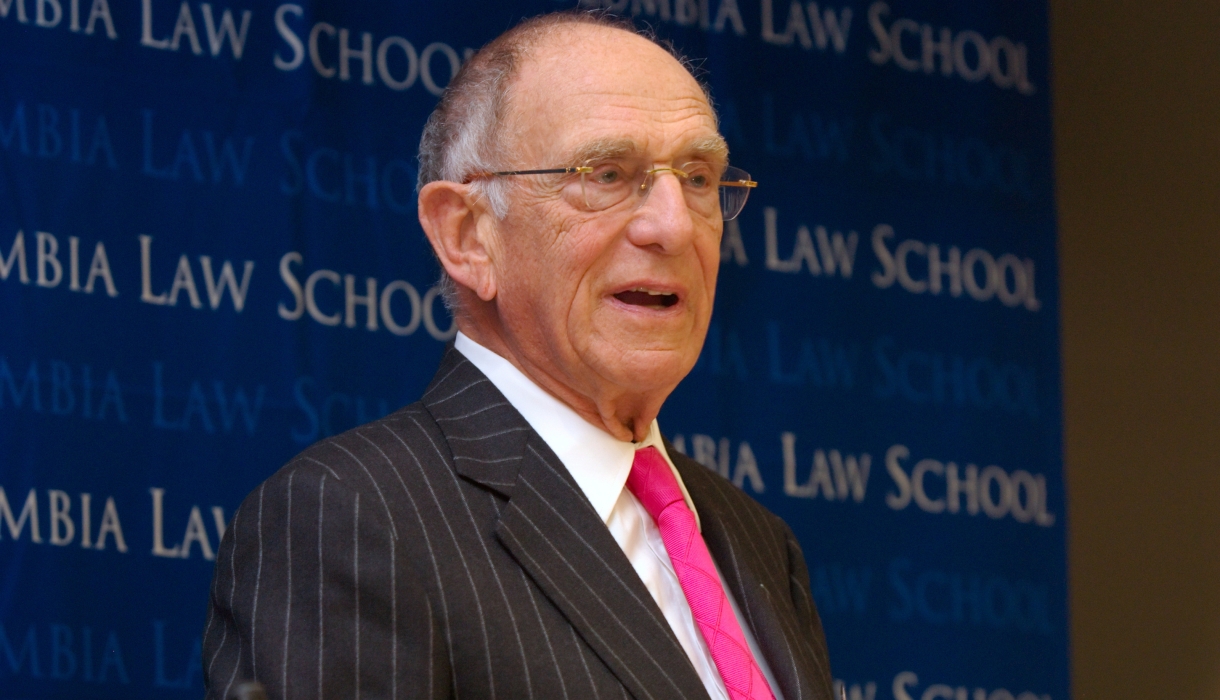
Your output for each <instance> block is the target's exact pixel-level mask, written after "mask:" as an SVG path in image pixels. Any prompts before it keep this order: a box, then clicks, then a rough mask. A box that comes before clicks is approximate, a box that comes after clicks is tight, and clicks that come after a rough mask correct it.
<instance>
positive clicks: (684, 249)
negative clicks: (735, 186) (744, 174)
mask: <svg viewBox="0 0 1220 700" xmlns="http://www.w3.org/2000/svg"><path fill="white" fill-rule="evenodd" d="M505 126H506V129H505V131H504V133H505V134H507V135H506V137H505V138H504V140H503V152H504V154H505V158H506V161H507V162H505V163H497V164H495V165H496V167H512V168H515V169H516V168H520V169H540V168H554V167H563V166H571V165H580V164H581V163H582V162H584V161H583V159H585V158H586V157H588V156H589V155H591V154H595V153H599V152H600V153H602V154H603V155H604V154H606V153H607V152H613V153H616V154H618V155H617V157H618V158H619V159H621V160H623V161H633V162H641V163H644V164H646V166H645V167H647V168H656V167H682V166H683V164H685V163H687V162H690V161H692V160H701V161H707V162H711V163H712V164H713V165H714V166H717V167H719V166H723V164H724V161H725V158H726V156H727V152H726V151H725V150H724V148H723V141H722V140H721V139H720V137H719V135H718V133H717V130H716V123H715V117H714V115H713V113H712V110H711V108H710V106H709V105H708V104H707V101H706V100H705V98H704V95H703V92H702V90H701V89H700V87H699V85H698V84H697V83H696V82H695V81H694V80H693V79H692V78H691V76H690V75H689V73H687V71H686V70H685V69H684V68H682V66H680V65H679V64H678V63H677V61H675V60H674V59H673V58H672V57H670V56H669V55H668V54H667V53H665V52H664V51H663V50H662V49H660V48H659V47H657V46H655V45H653V44H652V43H651V42H648V41H646V40H644V39H642V38H640V37H637V36H634V35H632V34H629V33H627V32H623V31H617V30H610V29H606V28H602V27H589V26H576V27H573V28H572V29H571V30H567V31H565V33H564V36H563V37H561V38H560V39H559V40H558V41H551V42H549V47H548V48H544V49H542V50H541V51H539V52H537V53H536V54H535V55H534V56H533V57H531V58H530V59H529V60H528V62H527V63H526V64H525V65H524V66H522V67H521V70H520V73H519V77H518V79H517V80H516V82H515V83H514V84H513V88H512V92H511V96H510V100H509V110H508V114H507V115H506V124H505ZM577 161H580V162H577ZM717 172H719V170H717ZM509 187H510V189H509V192H510V195H509V208H508V215H507V216H506V218H505V219H504V220H503V221H502V222H500V223H499V224H498V226H497V229H498V231H497V235H496V236H495V240H496V241H497V245H496V248H497V249H498V250H496V251H495V254H494V256H493V257H494V269H495V276H496V285H497V292H496V304H497V308H498V311H499V314H500V316H501V319H502V320H503V323H504V327H505V328H506V330H507V333H508V334H509V335H510V336H511V338H510V339H509V340H510V342H511V343H512V344H513V345H514V346H515V348H514V350H515V353H516V354H517V355H518V356H519V357H520V358H521V359H523V360H525V361H527V362H528V363H529V364H530V365H532V366H533V367H532V368H531V369H535V370H541V371H543V372H545V373H547V374H548V375H549V376H550V377H551V378H552V379H554V380H555V381H558V382H560V383H561V384H563V385H564V386H565V387H567V388H568V389H570V390H573V391H574V392H576V393H577V394H581V395H583V396H585V397H589V398H590V399H591V400H593V401H594V402H600V401H602V400H603V399H605V398H609V397H610V396H613V395H614V394H615V393H616V392H617V393H618V394H632V393H655V392H658V391H664V392H665V394H666V395H667V394H668V392H669V391H670V390H672V389H673V387H674V386H676V385H677V383H678V382H679V381H681V379H682V378H683V377H684V376H685V375H686V374H687V373H688V372H689V371H690V369H691V368H692V367H693V366H694V363H695V361H696V360H697V359H698V355H699V351H700V348H701V347H702V345H703V340H704V336H705V335H706V333H707V326H708V321H709V319H710V317H711V314H712V301H713V296H714V294H715V288H716V274H717V270H718V268H719V262H720V255H719V251H720V235H721V231H722V227H723V223H722V221H721V219H720V216H719V215H718V214H713V215H711V216H707V215H700V214H698V213H696V212H693V211H692V210H691V209H690V208H688V206H687V203H686V199H685V197H684V194H683V185H682V183H681V182H680V180H679V179H678V178H677V177H675V176H674V175H672V174H670V173H661V174H658V175H656V176H655V180H654V183H653V187H652V190H651V192H650V193H649V194H648V196H647V198H646V199H645V200H644V201H643V204H642V205H640V206H638V207H637V206H635V203H636V202H637V201H638V199H637V198H635V197H634V196H633V197H632V198H630V199H629V200H628V201H626V202H624V203H623V204H620V205H618V206H612V207H610V208H609V209H606V210H604V211H589V209H588V207H587V206H584V202H583V201H581V197H580V195H579V193H580V184H579V178H578V177H575V176H525V177H518V178H513V179H512V180H511V182H510V183H509ZM573 195H575V196H573Z"/></svg>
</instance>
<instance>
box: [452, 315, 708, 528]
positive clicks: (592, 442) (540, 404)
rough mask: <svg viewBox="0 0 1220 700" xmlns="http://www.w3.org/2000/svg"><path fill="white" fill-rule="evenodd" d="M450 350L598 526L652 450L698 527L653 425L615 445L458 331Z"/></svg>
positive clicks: (691, 505) (683, 486)
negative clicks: (525, 426)
mask: <svg viewBox="0 0 1220 700" xmlns="http://www.w3.org/2000/svg"><path fill="white" fill-rule="evenodd" d="M453 346H454V348H456V349H457V351H458V352H460V353H462V355H464V356H465V357H466V359H468V360H470V362H471V364H473V365H474V366H475V367H477V368H478V369H479V371H480V372H482V373H483V374H484V375H486V376H487V378H488V379H489V380H491V383H492V384H493V385H495V387H496V389H499V390H500V393H501V394H504V398H506V399H508V402H509V403H510V404H512V406H513V408H515V409H517V411H518V412H519V413H520V414H521V415H522V416H523V417H524V418H525V421H526V422H527V423H529V424H530V427H531V428H533V429H534V431H535V432H537V433H538V435H540V436H541V437H542V440H543V442H545V443H546V444H547V446H548V447H550V448H551V451H553V452H554V453H555V455H556V456H558V457H559V461H560V462H563V466H564V467H566V468H567V470H568V472H569V473H570V474H571V475H572V478H573V479H575V480H576V485H577V486H579V487H580V490H581V491H583V492H584V494H585V497H587V498H588V499H589V502H590V503H592V504H593V509H594V510H596V511H597V515H598V516H599V517H600V518H601V519H602V522H607V521H609V519H610V511H612V510H613V509H614V504H615V503H616V502H617V501H618V498H619V495H620V494H621V493H622V491H623V486H624V485H625V484H626V483H627V475H628V474H630V473H631V464H632V462H633V461H634V460H635V452H636V450H639V449H643V448H645V447H655V448H657V451H658V452H660V453H661V456H662V457H664V458H665V462H666V463H667V464H668V465H669V468H670V469H671V470H673V474H674V478H676V479H677V480H678V486H679V488H681V489H682V496H683V497H684V498H685V499H686V505H687V507H689V508H690V510H691V513H693V514H694V516H695V522H696V524H698V523H699V512H698V511H697V510H695V504H694V503H693V502H692V501H691V498H690V494H689V493H688V492H687V490H686V484H684V483H682V476H681V475H680V474H678V470H677V468H676V467H674V463H673V460H671V459H670V458H669V454H668V453H667V452H666V451H665V443H664V442H663V441H662V440H661V429H660V428H659V427H658V425H657V421H656V420H653V421H652V425H650V426H649V427H648V435H646V436H645V437H644V439H643V440H641V441H640V442H629V441H625V440H619V439H618V438H616V437H614V436H613V435H611V434H610V433H608V432H606V431H605V430H603V429H602V428H599V427H597V426H595V425H593V424H592V423H589V422H588V421H586V420H585V419H584V418H581V417H580V414H578V413H576V411H573V410H572V409H571V407H569V406H568V405H567V404H565V403H564V402H562V401H560V400H559V399H557V398H555V397H554V396H552V395H551V394H548V393H547V392H546V391H545V390H544V389H543V388H542V387H540V386H538V385H537V384H535V383H534V382H533V381H532V380H531V379H530V378H529V377H527V376H526V375H525V374H524V373H523V372H522V371H521V370H519V369H517V367H516V366H515V365H513V363H511V362H509V361H508V360H506V359H504V358H503V357H501V356H499V355H497V354H496V353H494V352H492V351H491V350H488V349H487V348H485V347H483V346H482V345H479V344H478V343H476V342H475V341H473V340H471V339H470V338H469V337H468V336H467V335H466V334H464V333H462V332H461V331H459V332H458V334H457V337H456V338H455V339H454V341H453ZM700 529H702V527H700Z"/></svg>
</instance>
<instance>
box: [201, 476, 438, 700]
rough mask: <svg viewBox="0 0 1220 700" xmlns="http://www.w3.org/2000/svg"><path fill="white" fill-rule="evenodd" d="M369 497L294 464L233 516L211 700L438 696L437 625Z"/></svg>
mask: <svg viewBox="0 0 1220 700" xmlns="http://www.w3.org/2000/svg"><path fill="white" fill-rule="evenodd" d="M398 536H399V535H398V533H395V532H394V531H393V528H392V527H391V525H390V522H389V520H388V519H387V518H386V516H385V511H384V506H383V504H382V503H381V502H380V501H379V500H378V499H377V496H376V494H372V495H370V494H366V493H362V492H360V491H357V490H354V489H351V488H348V487H347V486H346V485H345V484H344V483H343V482H342V481H340V480H339V478H338V477H337V476H335V475H334V473H333V472H329V471H328V470H323V469H311V468H299V469H295V470H293V469H292V468H291V467H290V468H286V469H284V470H281V471H280V472H279V473H278V474H276V475H275V476H273V477H272V478H271V479H269V480H267V481H266V482H265V483H264V484H263V485H262V486H260V487H259V488H258V489H256V490H255V491H254V492H253V493H251V494H250V496H249V497H247V498H246V500H245V502H244V503H242V505H241V507H240V508H239V509H238V511H237V513H236V514H235V515H234V517H233V521H232V523H230V525H229V527H228V529H227V531H226V533H225V537H224V541H223V542H222V544H221V547H220V551H219V554H218V556H217V559H216V572H215V575H214V577H213V581H212V590H211V596H210V607H209V611H208V622H207V628H206V629H205V631H204V639H203V667H204V668H203V671H204V683H205V686H206V688H207V695H206V697H207V698H208V700H228V699H229V698H230V697H232V694H233V692H234V690H235V689H236V688H237V686H238V685H239V684H240V683H242V682H243V681H250V680H255V681H258V682H259V683H261V684H262V685H263V687H264V688H266V691H267V696H268V698H272V699H277V698H286V697H289V696H291V697H293V698H297V699H306V698H317V699H318V700H321V699H322V698H340V697H342V698H358V697H361V696H365V697H376V698H402V699H404V700H408V699H412V700H413V699H415V698H427V699H431V698H444V697H449V696H450V687H451V684H450V669H449V665H448V660H447V659H448V656H447V653H446V646H445V641H444V635H443V633H442V630H441V627H440V621H439V619H438V617H437V614H436V611H435V610H434V609H433V607H432V605H431V602H430V601H429V598H428V595H427V593H426V591H425V590H424V588H423V586H422V585H420V583H419V581H418V578H417V575H416V574H415V573H414V572H413V569H412V567H411V565H410V562H409V561H407V556H406V553H405V551H406V550H405V548H404V547H403V544H402V542H401V541H399V539H398Z"/></svg>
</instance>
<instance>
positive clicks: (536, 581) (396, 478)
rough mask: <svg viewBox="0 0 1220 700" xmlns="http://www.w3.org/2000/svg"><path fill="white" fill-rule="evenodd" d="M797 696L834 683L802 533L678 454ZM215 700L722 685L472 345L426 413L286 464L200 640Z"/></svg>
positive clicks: (821, 695)
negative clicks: (233, 689) (233, 686)
mask: <svg viewBox="0 0 1220 700" xmlns="http://www.w3.org/2000/svg"><path fill="white" fill-rule="evenodd" d="M668 449H669V451H670V455H671V457H672V458H673V461H674V464H675V465H676V466H677V468H678V471H679V472H680V473H681V475H682V479H683V481H684V482H685V483H686V486H687V489H688V490H689V491H690V495H691V498H692V500H693V501H694V503H695V507H696V508H697V509H698V511H699V515H700V518H701V521H702V526H703V536H704V538H705V539H706V541H707V545H708V549H709V550H710V551H711V553H712V556H713V557H714V558H715V559H716V562H717V563H718V565H719V566H720V568H721V571H722V572H723V574H724V577H725V579H727V582H728V586H729V588H730V589H731V591H732V594H733V595H734V596H735V597H736V599H737V601H738V603H739V604H740V606H741V609H742V614H743V615H744V616H745V619H746V622H747V624H748V625H749V626H750V628H751V629H752V630H753V632H754V635H755V637H756V639H757V640H758V645H759V648H760V649H761V650H762V653H763V655H764V656H765V657H766V659H767V662H768V663H769V664H770V666H771V669H772V671H773V673H774V675H775V678H776V681H777V683H778V684H779V686H780V688H781V689H782V692H783V694H784V696H785V698H786V699H787V700H830V697H831V676H830V669H829V665H828V662H827V657H826V644H825V640H824V638H823V635H822V626H821V622H820V621H819V619H818V614H817V611H816V610H815V609H814V605H813V601H812V599H811V597H810V594H809V579H808V573H807V571H806V569H805V562H804V559H803V557H802V555H801V550H800V547H799V546H798V545H797V542H796V540H795V538H794V537H793V535H792V532H791V531H790V530H789V529H788V527H787V526H786V525H785V524H784V523H783V522H782V521H780V520H779V519H778V518H777V517H775V516H774V515H772V514H770V513H769V512H767V511H766V510H765V509H764V508H762V507H761V506H759V505H758V504H757V503H755V502H754V501H753V500H752V499H750V498H749V497H748V496H746V495H745V494H744V493H742V492H741V491H740V490H738V489H737V488H735V487H733V486H732V485H731V484H730V483H728V482H727V481H725V480H724V479H722V478H720V477H719V476H718V475H716V474H714V473H713V472H711V471H710V470H708V469H707V468H705V467H703V466H702V465H700V464H698V463H696V462H694V461H692V460H690V459H687V458H685V457H684V456H682V455H681V454H679V453H677V452H676V451H675V450H673V448H672V447H669V448H668ZM203 665H204V673H205V678H206V681H207V686H208V697H209V698H221V697H223V696H224V693H225V692H226V688H228V687H229V686H230V683H231V682H232V681H233V679H238V680H241V679H257V680H258V681H259V682H261V683H262V684H263V685H264V686H266V688H267V690H268V693H269V695H270V696H271V697H272V698H279V697H289V698H316V697H327V698H356V697H361V696H364V697H377V698H397V697H401V698H448V697H463V698H499V699H501V700H509V699H512V698H529V697H537V698H573V699H574V700H594V699H599V700H609V699H611V698H636V699H637V700H644V699H646V698H647V699H652V700H665V699H669V698H692V699H693V698H701V699H706V698H707V693H706V691H705V690H704V687H703V684H702V683H701V682H700V680H699V677H698V675H697V674H696V673H695V670H694V668H693V667H692V666H691V663H690V661H689V659H688V658H687V656H686V653H685V652H684V651H683V650H682V647H681V646H679V645H678V642H677V639H676V638H675V636H674V634H673V632H672V631H671V630H670V628H669V626H668V624H667V623H666V621H665V618H664V617H662V615H661V611H660V609H659V608H658V607H657V605H656V604H655V602H654V601H653V599H652V597H651V596H650V595H649V593H648V590H647V589H646V588H645V587H644V585H643V583H642V582H641V581H640V579H639V576H638V575H637V574H636V572H635V570H634V569H633V568H632V566H631V564H630V562H629V561H628V560H627V557H626V556H625V555H624V554H623V552H622V550H621V549H620V548H619V546H618V544H617V543H616V542H615V541H614V538H613V537H612V536H611V535H610V532H609V530H608V529H607V528H606V526H605V524H604V523H603V522H602V520H601V519H600V518H599V517H598V515H597V513H596V512H595V511H594V510H593V507H592V506H591V505H590V504H589V502H588V500H587V499H586V498H585V496H584V494H583V493H581V491H580V489H579V487H578V486H577V485H576V482H575V481H574V480H573V479H572V477H571V475H570V474H569V473H568V471H567V470H566V469H565V468H564V466H563V464H562V463H561V462H560V461H559V459H558V458H557V457H556V456H555V455H554V453H553V452H552V451H551V450H550V448H549V447H547V445H546V444H545V443H544V442H543V441H542V439H541V438H540V437H539V436H538V434H537V433H535V432H534V431H533V429H531V428H530V426H529V424H528V423H526V421H525V419H524V418H522V416H521V414H519V413H518V412H517V411H516V409H514V408H513V407H512V406H511V405H510V404H509V403H508V402H507V400H506V399H505V398H504V396H503V395H502V394H501V393H500V392H499V391H498V390H497V389H496V388H495V386H494V385H493V384H492V383H491V382H490V381H489V380H488V379H487V378H486V377H485V376H484V375H483V374H482V373H481V372H479V370H478V369H476V368H475V366H474V365H473V364H471V363H470V362H469V361H468V360H466V359H465V357H463V356H462V355H461V353H459V352H457V351H455V350H453V349H452V348H450V349H449V351H448V353H447V354H446V355H445V357H444V359H443V360H442V362H441V367H440V370H439V371H438V372H437V375H436V378H435V379H434V380H433V381H432V384H431V385H430V386H429V387H428V390H427V392H426V393H425V394H424V397H423V399H422V401H420V402H419V403H415V404H412V405H410V406H407V407H406V408H404V409H402V410H400V411H398V412H397V413H394V414H393V415H390V416H388V417H386V418H383V419H381V420H379V421H376V422H373V423H369V424H368V425H365V426H362V427H359V428H356V429H355V430H351V431H349V432H347V433H344V434H342V435H339V436H337V437H334V438H330V439H327V440H323V441H322V442H319V443H317V444H315V445H313V446H312V447H310V448H309V449H307V450H305V452H303V453H301V454H300V455H299V456H298V457H296V458H295V459H293V460H292V461H291V462H289V463H288V464H287V465H285V466H284V467H283V468H282V469H280V471H279V472H277V473H276V474H275V475H274V476H272V477H271V478H270V479H268V480H267V481H266V482H265V483H263V485H262V486H260V487H259V488H258V489H257V490H255V491H254V492H253V493H251V494H250V496H249V497H248V498H247V499H246V500H245V502H244V503H243V504H242V506H241V508H240V509H239V510H238V511H237V513H236V514H235V515H234V518H233V522H232V524H231V525H230V527H229V528H228V531H227V532H226V534H225V538H224V541H223V543H222V544H221V547H220V553H219V556H218V557H217V560H216V574H215V579H214V581H213V584H212V594H211V609H210V610H209V615H208V623H207V629H206V631H205V633H204V640H203Z"/></svg>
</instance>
